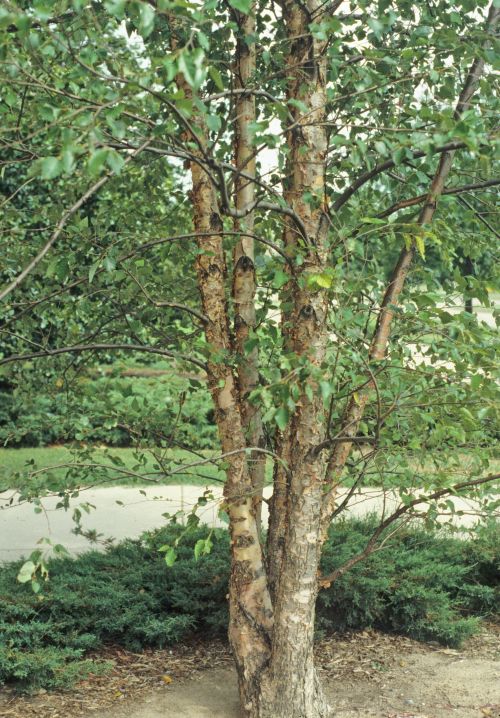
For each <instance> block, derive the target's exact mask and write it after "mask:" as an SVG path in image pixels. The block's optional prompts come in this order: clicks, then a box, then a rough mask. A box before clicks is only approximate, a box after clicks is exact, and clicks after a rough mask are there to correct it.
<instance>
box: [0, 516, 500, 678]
mask: <svg viewBox="0 0 500 718" xmlns="http://www.w3.org/2000/svg"><path fill="white" fill-rule="evenodd" d="M374 526H375V520H374V519H366V520H349V521H341V522H338V523H337V524H336V525H335V526H334V527H332V529H331V531H330V536H329V540H328V542H327V545H326V547H325V550H324V556H323V566H322V568H323V570H324V571H325V572H330V571H332V570H334V569H335V568H337V567H338V566H340V565H341V564H343V563H344V562H345V561H346V560H347V559H349V558H350V557H351V556H353V555H355V554H357V553H358V552H359V551H360V550H361V549H362V548H363V547H364V545H365V544H366V541H367V539H368V537H369V535H370V533H371V532H372V531H373V529H374ZM182 530H183V529H182V527H180V526H177V525H175V524H170V525H168V526H166V527H165V528H162V529H161V530H158V531H154V532H149V533H147V534H145V535H144V536H143V537H142V539H141V540H136V541H132V540H127V541H124V542H122V543H120V544H117V545H116V546H114V547H112V548H110V549H108V550H107V551H106V552H105V553H99V552H96V551H90V552H88V553H86V554H84V555H82V556H80V557H79V558H77V559H75V560H73V559H69V558H62V559H61V558H58V559H54V560H52V561H50V563H49V571H50V578H49V580H48V581H47V582H45V583H43V584H42V590H41V591H40V593H38V594H34V593H33V592H32V591H31V588H30V585H29V584H19V583H18V582H17V581H16V576H17V573H18V571H19V568H20V565H21V562H15V563H11V564H7V565H5V566H4V567H2V568H1V570H0V682H5V683H11V684H14V685H16V686H18V687H19V688H20V689H23V690H31V689H33V688H40V687H43V688H48V689H56V688H57V689H60V688H68V687H70V686H71V685H72V684H73V683H74V682H75V681H78V680H81V679H82V678H84V677H85V676H86V675H88V674H89V673H96V672H98V671H103V670H106V669H107V667H108V666H107V664H106V663H105V662H99V661H91V660H89V659H86V658H85V654H86V653H87V652H88V651H90V650H92V651H94V650H95V649H98V648H99V647H100V646H103V645H104V644H106V643H115V644H120V645H123V646H126V647H127V648H131V649H133V650H140V649H141V648H142V647H146V646H152V647H163V646H166V645H172V644H175V643H178V642H179V641H182V640H184V639H186V638H187V637H188V636H189V635H191V634H193V633H194V632H196V633H197V634H198V635H203V636H205V637H207V638H210V637H212V636H215V635H224V634H225V631H226V625H227V601H226V593H227V581H228V552H229V539H228V534H227V532H226V531H225V530H216V531H214V532H213V534H212V537H211V540H212V544H213V546H212V550H211V552H210V554H208V555H202V556H200V557H199V558H198V560H196V559H195V554H194V547H195V545H196V542H197V541H199V540H200V539H202V538H206V535H207V529H206V528H197V529H194V530H193V531H191V532H189V533H188V534H186V535H185V536H184V537H183V538H182V540H181V541H180V543H179V545H178V547H177V549H176V551H177V554H178V555H177V560H176V562H175V563H174V564H173V566H171V567H167V566H166V565H165V561H164V558H163V554H162V553H161V552H160V551H159V549H160V547H161V546H162V545H164V544H170V545H171V544H172V543H173V542H174V541H175V540H176V538H178V537H179V535H180V533H181V532H182ZM499 548H500V537H499V533H498V531H497V530H495V527H494V526H492V527H490V528H489V529H485V530H484V531H483V532H481V533H479V534H478V535H477V537H476V538H474V539H473V540H470V541H461V540H459V539H456V538H451V537H447V536H441V535H438V534H434V533H430V532H426V531H422V530H417V529H404V530H402V531H401V532H400V533H399V534H397V535H396V536H395V537H393V538H392V539H391V540H390V542H389V543H388V545H387V546H386V547H385V548H384V549H383V550H381V551H379V552H376V553H374V554H372V555H371V556H370V557H369V558H368V559H367V560H365V561H363V562H362V563H359V564H357V565H356V566H355V567H353V568H352V569H351V570H350V571H348V572H347V573H345V574H344V575H342V576H341V577H340V578H339V579H338V580H337V581H336V582H335V583H334V584H333V585H332V586H331V587H330V588H329V589H327V590H324V591H321V592H320V595H319V599H318V610H317V629H318V631H319V632H328V631H332V630H346V629H363V628H366V627H378V628H382V629H384V630H388V631H395V632H398V633H402V634H405V635H408V636H412V637H414V638H417V639H420V640H435V641H439V642H440V643H442V644H445V645H451V646H457V645H459V644H460V643H461V642H462V641H463V640H464V639H465V638H467V637H468V636H469V635H471V634H472V633H473V632H474V631H476V630H477V628H478V620H479V617H485V616H490V615H492V613H493V612H494V610H495V606H496V605H498V598H499V572H498V563H499V558H498V557H499V555H500V550H499Z"/></svg>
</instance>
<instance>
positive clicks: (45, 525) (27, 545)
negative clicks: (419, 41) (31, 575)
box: [0, 486, 476, 561]
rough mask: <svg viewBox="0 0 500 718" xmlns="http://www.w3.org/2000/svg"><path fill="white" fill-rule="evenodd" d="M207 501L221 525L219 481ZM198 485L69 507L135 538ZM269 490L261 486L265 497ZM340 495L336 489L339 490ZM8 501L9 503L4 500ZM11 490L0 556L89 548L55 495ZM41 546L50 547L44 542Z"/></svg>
mask: <svg viewBox="0 0 500 718" xmlns="http://www.w3.org/2000/svg"><path fill="white" fill-rule="evenodd" d="M210 489H211V491H212V492H213V500H209V501H208V503H207V504H206V505H205V506H203V507H201V508H199V510H198V515H199V516H200V518H201V520H202V521H203V522H204V523H206V524H208V525H209V526H222V525H224V524H223V522H222V521H221V520H220V519H219V517H218V509H219V504H220V501H221V496H222V489H221V487H220V486H212V487H210ZM203 492H204V488H203V487H202V486H157V487H154V488H151V487H147V488H145V489H138V488H121V487H109V488H101V489H91V490H87V491H82V492H81V494H80V496H79V497H78V498H76V499H73V500H72V502H71V506H72V508H74V507H77V506H78V505H79V504H81V503H84V502H88V503H89V504H92V505H93V506H95V507H96V508H95V510H94V509H92V510H91V512H90V514H86V513H85V512H82V516H83V518H82V524H83V527H84V529H94V530H95V531H97V533H99V534H101V537H100V538H101V539H106V538H113V539H116V540H120V539H124V538H127V537H128V538H137V537H138V536H140V535H141V533H142V532H143V531H147V530H150V529H154V528H158V527H160V526H162V525H164V524H165V522H166V521H167V518H166V517H165V516H164V514H165V513H168V514H173V513H175V512H176V511H179V510H183V511H184V512H189V511H190V510H191V509H192V508H193V506H194V505H195V504H196V503H197V500H198V497H200V496H202V495H203ZM269 494H270V489H268V490H266V494H265V495H266V497H268V496H269ZM340 498H342V492H341V494H340ZM11 499H13V500H14V501H13V503H12V504H11V505H9V502H10V500H11ZM16 500H17V497H16V494H15V493H14V492H12V491H7V492H4V493H0V561H9V560H14V559H17V558H20V557H21V556H27V555H28V554H29V553H30V552H31V551H33V550H34V549H35V548H37V547H38V548H39V546H37V542H38V541H39V540H40V539H41V538H48V539H50V541H52V543H53V544H57V543H60V544H63V545H64V546H65V547H66V548H67V549H68V550H69V551H70V552H71V553H74V554H77V553H81V552H83V551H85V550H88V549H89V548H90V547H91V544H89V542H88V541H87V540H86V539H85V538H83V537H82V536H76V535H75V534H73V533H72V529H73V528H74V523H73V520H72V510H69V511H64V510H63V509H56V508H55V506H56V504H57V503H58V501H59V500H60V499H59V498H57V497H48V498H45V499H43V500H42V507H43V510H42V512H41V513H35V512H34V506H33V505H32V504H29V503H24V504H16ZM396 505H397V501H396V498H395V497H394V496H388V497H386V508H385V510H386V512H389V511H391V510H394V508H395V506H396ZM455 505H456V508H457V509H458V508H460V509H463V510H465V511H467V512H471V511H473V510H474V504H473V502H466V501H464V500H457V499H456V500H455ZM382 506H383V501H382V496H381V493H380V490H377V489H362V491H361V492H360V493H358V494H356V495H355V496H353V497H352V499H351V502H350V506H349V509H348V514H349V515H350V516H363V515H365V514H367V513H370V512H374V511H375V512H377V513H381V512H382ZM263 520H264V522H266V521H267V506H266V505H264V512H263ZM459 520H460V523H461V524H462V525H472V524H473V523H475V521H476V518H475V517H474V516H472V515H470V513H468V514H467V515H465V516H462V517H460V519H459ZM47 550H50V547H48V546H47Z"/></svg>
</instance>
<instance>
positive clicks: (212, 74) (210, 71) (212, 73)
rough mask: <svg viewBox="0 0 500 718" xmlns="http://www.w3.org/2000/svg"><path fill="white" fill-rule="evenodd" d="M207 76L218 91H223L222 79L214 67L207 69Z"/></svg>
mask: <svg viewBox="0 0 500 718" xmlns="http://www.w3.org/2000/svg"><path fill="white" fill-rule="evenodd" d="M208 74H209V75H210V77H211V78H212V80H213V81H214V84H215V86H216V87H217V89H218V90H224V83H223V82H222V77H221V74H220V72H219V70H218V69H217V68H216V67H213V66H212V67H209V68H208Z"/></svg>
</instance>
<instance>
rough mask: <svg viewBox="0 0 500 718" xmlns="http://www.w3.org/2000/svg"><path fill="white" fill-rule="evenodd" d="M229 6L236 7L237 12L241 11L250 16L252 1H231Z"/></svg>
mask: <svg viewBox="0 0 500 718" xmlns="http://www.w3.org/2000/svg"><path fill="white" fill-rule="evenodd" d="M229 4H230V5H231V7H234V9H235V10H239V11H240V12H242V13H244V14H245V15H248V13H249V12H250V10H251V7H252V0H229Z"/></svg>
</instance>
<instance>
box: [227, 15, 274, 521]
mask: <svg viewBox="0 0 500 718" xmlns="http://www.w3.org/2000/svg"><path fill="white" fill-rule="evenodd" d="M235 14H236V18H237V21H238V26H239V32H238V37H237V45H236V63H235V86H236V89H237V90H243V89H245V88H246V87H247V86H248V85H249V84H251V83H252V81H253V74H254V72H255V40H254V39H253V35H254V32H255V17H254V8H253V7H252V9H251V10H250V12H249V13H248V14H246V15H245V14H243V13H240V12H238V11H235ZM235 111H236V119H235V142H234V145H235V146H234V155H235V166H236V168H237V169H238V170H239V171H240V172H242V173H244V174H238V175H237V176H236V179H235V183H234V185H235V193H234V194H235V198H234V199H235V205H236V209H237V210H241V211H244V210H245V208H246V207H248V206H250V205H252V203H253V201H254V199H255V185H254V182H253V179H252V178H253V177H255V155H254V150H255V148H254V147H253V145H252V135H251V132H250V126H251V123H252V122H255V98H254V96H253V94H251V93H249V94H245V93H243V92H240V93H238V94H237V95H236V101H235ZM234 228H235V230H236V231H241V232H242V234H241V237H240V239H239V241H238V242H237V244H236V246H235V248H234V252H233V302H234V336H235V349H236V353H237V357H238V386H239V391H240V405H241V412H242V420H243V427H244V430H245V436H246V442H247V446H254V447H259V448H263V446H264V443H265V442H264V432H263V428H262V417H261V412H260V408H259V407H258V406H255V405H254V404H251V403H250V402H249V401H248V396H249V394H250V392H252V391H253V390H254V389H255V388H256V387H257V385H258V382H259V366H258V361H259V351H258V349H257V347H254V348H253V349H252V350H251V351H247V350H246V348H245V344H246V342H247V340H248V338H249V335H250V333H251V331H252V330H253V329H254V327H255V324H256V314H255V291H256V284H255V266H254V260H255V242H254V238H253V236H251V235H253V231H254V212H249V213H248V214H246V216H245V218H244V219H243V220H241V219H236V220H235V222H234ZM248 468H249V472H250V479H251V483H252V486H253V499H252V501H253V504H254V509H255V516H256V519H257V524H258V527H259V529H260V517H261V510H262V490H263V488H264V479H265V469H266V456H265V454H264V453H262V452H259V451H254V452H252V454H251V456H250V464H249V467H248Z"/></svg>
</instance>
